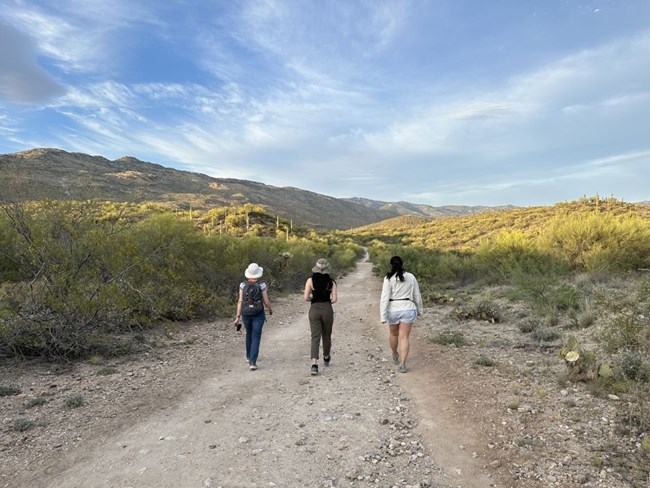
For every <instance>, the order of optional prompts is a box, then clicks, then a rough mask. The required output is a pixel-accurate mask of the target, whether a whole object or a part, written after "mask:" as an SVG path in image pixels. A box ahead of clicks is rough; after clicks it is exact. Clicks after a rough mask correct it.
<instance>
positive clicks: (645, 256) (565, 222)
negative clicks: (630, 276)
mask: <svg viewBox="0 0 650 488" xmlns="http://www.w3.org/2000/svg"><path fill="white" fill-rule="evenodd" d="M540 243H541V245H543V246H544V247H546V248H548V249H549V250H550V251H551V252H552V253H554V254H555V255H556V256H558V257H559V258H560V259H562V260H564V261H565V262H566V263H568V264H569V265H570V266H571V267H573V268H575V269H585V270H612V271H626V270H634V269H637V268H640V267H646V266H647V265H648V263H649V262H650V224H649V223H648V221H647V220H646V219H643V218H640V217H637V216H634V215H623V216H618V215H614V214H612V213H602V212H592V213H584V212H581V213H575V214H569V215H562V216H558V217H556V218H554V219H553V220H551V221H550V222H549V224H548V225H547V227H546V230H545V232H544V233H543V235H542V237H541V239H540Z"/></svg>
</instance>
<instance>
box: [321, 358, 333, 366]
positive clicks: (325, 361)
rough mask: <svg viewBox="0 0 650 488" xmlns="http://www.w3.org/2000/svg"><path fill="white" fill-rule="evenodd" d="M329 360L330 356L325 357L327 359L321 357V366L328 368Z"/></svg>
mask: <svg viewBox="0 0 650 488" xmlns="http://www.w3.org/2000/svg"><path fill="white" fill-rule="evenodd" d="M331 359H332V356H327V357H325V356H323V364H325V366H329V365H330V360H331Z"/></svg>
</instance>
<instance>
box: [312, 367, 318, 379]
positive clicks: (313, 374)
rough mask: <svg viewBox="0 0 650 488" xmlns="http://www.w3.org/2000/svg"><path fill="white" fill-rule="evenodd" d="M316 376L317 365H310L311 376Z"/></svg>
mask: <svg viewBox="0 0 650 488" xmlns="http://www.w3.org/2000/svg"><path fill="white" fill-rule="evenodd" d="M317 374H318V365H317V364H312V365H311V375H312V376H316V375H317Z"/></svg>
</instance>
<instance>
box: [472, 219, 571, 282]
mask: <svg viewBox="0 0 650 488" xmlns="http://www.w3.org/2000/svg"><path fill="white" fill-rule="evenodd" d="M473 260H474V261H475V263H476V267H477V268H478V269H479V270H481V272H483V273H485V274H486V275H487V276H491V277H492V279H493V280H494V281H497V282H504V281H506V282H507V281H509V280H511V279H512V278H513V277H514V276H520V275H529V274H533V275H539V274H548V273H550V272H551V271H553V270H559V269H561V265H560V263H558V262H556V261H555V260H554V258H553V257H552V256H551V255H550V254H549V253H546V252H544V251H543V250H542V249H541V248H540V247H539V246H538V245H537V243H536V242H535V241H534V240H533V239H532V238H530V237H528V236H527V235H525V234H524V233H523V232H521V231H503V232H501V233H499V234H496V235H494V236H492V237H491V238H490V239H489V240H488V241H486V242H484V243H483V244H482V245H480V246H479V247H478V249H477V250H476V251H475V253H474V255H473Z"/></svg>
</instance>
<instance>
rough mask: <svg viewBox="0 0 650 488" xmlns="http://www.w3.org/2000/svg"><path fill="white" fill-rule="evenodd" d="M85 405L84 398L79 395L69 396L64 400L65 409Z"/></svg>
mask: <svg viewBox="0 0 650 488" xmlns="http://www.w3.org/2000/svg"><path fill="white" fill-rule="evenodd" d="M85 404H86V401H85V400H84V397H82V396H81V395H75V396H71V397H68V398H66V399H65V402H64V405H65V408H79V407H83V406H84V405H85Z"/></svg>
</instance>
